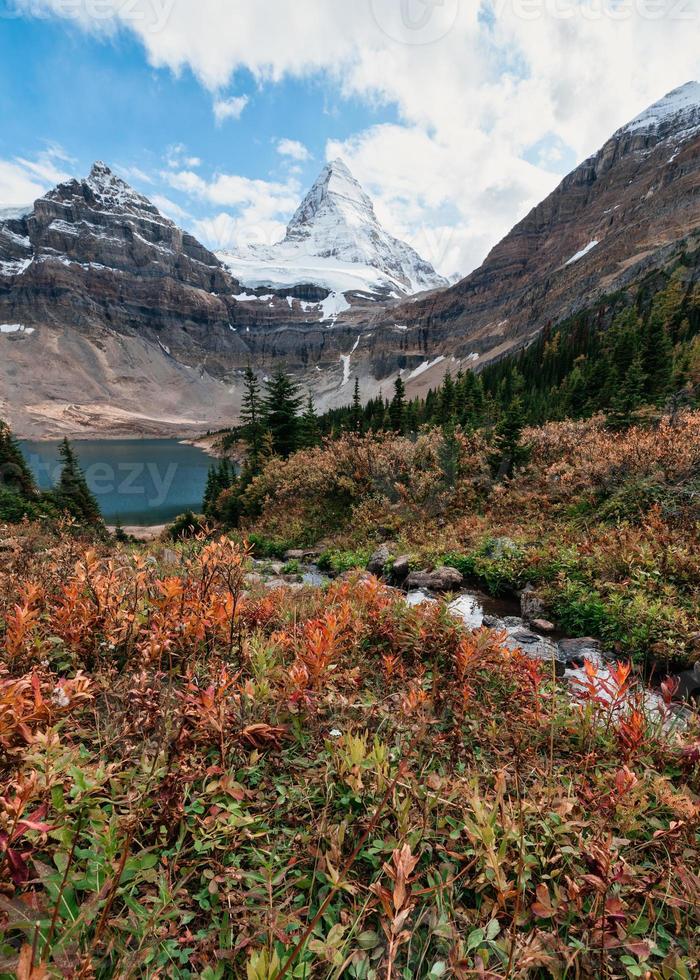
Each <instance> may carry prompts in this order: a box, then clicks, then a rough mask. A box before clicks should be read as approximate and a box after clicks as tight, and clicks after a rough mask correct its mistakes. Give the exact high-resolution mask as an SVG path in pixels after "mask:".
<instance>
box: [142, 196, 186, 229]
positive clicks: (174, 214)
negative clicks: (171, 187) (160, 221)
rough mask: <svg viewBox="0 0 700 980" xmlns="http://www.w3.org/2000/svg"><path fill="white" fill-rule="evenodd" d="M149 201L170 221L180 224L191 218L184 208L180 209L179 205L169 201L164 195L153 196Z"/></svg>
mask: <svg viewBox="0 0 700 980" xmlns="http://www.w3.org/2000/svg"><path fill="white" fill-rule="evenodd" d="M150 200H151V201H152V202H153V204H155V206H156V207H157V208H158V210H159V211H160V212H161V214H164V215H165V216H166V218H170V220H171V221H175V222H179V223H182V222H183V221H188V220H189V219H190V218H191V215H190V214H189V212H188V211H185V209H184V208H181V207H180V205H179V204H176V203H175V201H171V200H170V198H169V197H166V196H165V195H164V194H153V195H152V197H151V198H150Z"/></svg>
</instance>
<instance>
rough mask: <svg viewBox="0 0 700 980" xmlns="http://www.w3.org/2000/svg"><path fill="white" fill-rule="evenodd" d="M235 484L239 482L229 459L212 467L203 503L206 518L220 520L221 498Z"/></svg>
mask: <svg viewBox="0 0 700 980" xmlns="http://www.w3.org/2000/svg"><path fill="white" fill-rule="evenodd" d="M234 482H237V477H236V475H235V474H234V472H233V470H232V469H231V465H230V463H229V462H228V460H227V459H222V460H219V462H218V463H216V464H215V465H214V466H212V467H210V469H209V475H208V477H207V485H206V489H205V491H204V501H203V503H202V508H203V511H204V515H205V517H213V518H218V516H219V515H218V512H217V505H218V501H219V497H220V496H221V494H222V493H223V492H224V490H228V489H230V488H231V486H232V485H233V483H234Z"/></svg>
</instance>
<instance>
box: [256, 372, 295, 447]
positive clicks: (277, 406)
mask: <svg viewBox="0 0 700 980" xmlns="http://www.w3.org/2000/svg"><path fill="white" fill-rule="evenodd" d="M263 405H264V419H265V427H266V429H267V430H268V431H269V433H270V435H271V437H272V446H273V450H274V452H275V453H276V455H278V456H282V457H283V458H284V459H286V458H287V457H288V456H290V455H291V454H292V453H293V452H294V451H295V450H296V449H297V448H298V444H299V409H300V407H301V396H300V394H299V389H298V387H297V384H296V382H294V381H293V380H292V378H290V377H289V375H288V374H287V373H286V372H285V371H284V370H282V369H280V370H279V371H278V372H277V373H276V374H275V376H274V377H273V378H272V379H271V380H270V381H268V382H267V385H266V391H265V398H264V401H263Z"/></svg>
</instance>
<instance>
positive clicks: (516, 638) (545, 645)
mask: <svg viewBox="0 0 700 980" xmlns="http://www.w3.org/2000/svg"><path fill="white" fill-rule="evenodd" d="M503 645H504V646H505V647H506V648H507V649H508V650H522V652H523V653H524V654H525V656H526V657H530V659H531V660H545V661H548V662H549V663H553V664H554V665H555V668H556V672H557V676H562V675H563V673H564V670H565V669H566V664H565V663H564V661H563V660H562V659H561V658H560V655H559V649H558V647H557V645H556V643H552V641H551V640H547V639H545V637H543V636H539V635H538V634H537V633H533V632H532V631H531V630H528V629H524V628H523V627H522V626H516V627H512V628H510V629H509V630H508V636H507V637H506V639H505V641H504V644H503Z"/></svg>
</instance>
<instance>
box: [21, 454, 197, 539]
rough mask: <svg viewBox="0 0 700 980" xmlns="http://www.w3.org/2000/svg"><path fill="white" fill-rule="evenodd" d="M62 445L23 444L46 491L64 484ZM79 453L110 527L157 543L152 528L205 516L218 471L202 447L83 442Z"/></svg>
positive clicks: (160, 527)
mask: <svg viewBox="0 0 700 980" xmlns="http://www.w3.org/2000/svg"><path fill="white" fill-rule="evenodd" d="M60 446H61V443H60V441H58V440H31V441H30V440H21V441H20V447H21V449H22V452H23V453H24V455H25V459H26V460H27V463H28V465H29V468H30V469H31V471H32V473H33V475H34V479H35V480H36V483H37V486H38V487H39V489H40V490H42V491H43V492H50V491H51V490H52V489H53V488H54V487H56V486H57V484H58V482H59V480H60V472H61V463H60ZM73 448H74V450H75V454H76V456H77V458H78V461H79V465H80V467H81V469H82V471H83V473H84V474H85V478H86V480H87V482H88V486H89V488H90V490H91V492H92V493H93V495H94V496H95V498H96V500H97V503H98V506H99V507H100V510H101V512H102V515H103V517H104V520H105V523H106V524H107V525H111V526H114V527H116V526H119V525H121V526H122V527H124V528H135V529H138V531H137V532H136V533H135V534H134V536H135V537H139V538H142V539H143V540H151V538H152V536H153V533H154V532H153V531H152V530H151V529H152V528H157V529H162V528H163V527H164V526H165V525H166V524H168V523H170V522H172V521H173V520H174V519H175V518H176V517H177V516H178V515H179V514H183V513H186V512H187V511H194V512H196V513H198V512H200V511H201V507H202V500H203V498H204V493H205V489H206V484H207V479H208V476H209V473H210V471H211V467H212V456H211V455H210V453H209V452H207V451H206V449H205V448H204V447H202V446H199V445H196V446H193V445H191V444H189V443H188V442H185V441H183V440H180V439H83V440H75V442H73ZM144 528H145V529H147V530H146V531H145V532H144V531H143V530H141V529H144ZM156 533H159V532H156ZM144 534H145V535H147V537H144Z"/></svg>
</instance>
